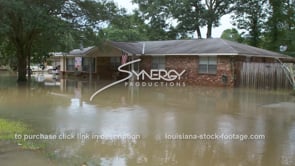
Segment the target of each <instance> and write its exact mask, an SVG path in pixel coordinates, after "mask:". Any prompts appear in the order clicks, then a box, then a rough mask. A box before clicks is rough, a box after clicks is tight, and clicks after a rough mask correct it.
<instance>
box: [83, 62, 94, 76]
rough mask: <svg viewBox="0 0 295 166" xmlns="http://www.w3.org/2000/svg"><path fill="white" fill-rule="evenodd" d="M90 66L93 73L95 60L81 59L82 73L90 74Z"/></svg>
mask: <svg viewBox="0 0 295 166" xmlns="http://www.w3.org/2000/svg"><path fill="white" fill-rule="evenodd" d="M91 62H92V63H91ZM90 63H91V64H90ZM90 66H91V73H93V72H95V58H83V59H82V71H84V72H90V71H89V69H90Z"/></svg>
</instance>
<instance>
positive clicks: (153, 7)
mask: <svg viewBox="0 0 295 166" xmlns="http://www.w3.org/2000/svg"><path fill="white" fill-rule="evenodd" d="M133 2H134V3H137V4H138V6H139V15H140V16H141V17H142V19H143V20H145V22H146V23H147V25H148V28H147V31H148V32H147V34H148V39H149V40H168V39H176V38H177V32H176V31H175V28H174V25H172V21H171V19H172V18H173V17H172V16H171V13H170V12H169V6H170V5H171V0H133ZM169 20H170V21H169Z"/></svg>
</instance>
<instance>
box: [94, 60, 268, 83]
mask: <svg viewBox="0 0 295 166" xmlns="http://www.w3.org/2000/svg"><path fill="white" fill-rule="evenodd" d="M140 58H141V61H140V64H139V69H140V70H145V71H146V72H149V71H150V70H151V68H152V56H145V55H144V56H141V57H140ZM245 61H250V62H253V63H255V62H274V60H273V59H270V58H257V57H252V58H249V59H248V58H246V57H241V56H234V57H233V56H226V55H225V56H217V70H216V73H215V74H203V73H199V72H198V68H199V56H184V55H182V56H165V66H166V70H172V69H174V70H176V71H178V72H179V73H180V72H182V71H183V70H186V71H185V73H184V74H183V75H182V77H181V80H180V81H181V82H185V85H202V86H219V87H237V86H239V85H240V70H241V67H242V64H243V62H245ZM126 69H127V68H126ZM97 74H98V76H99V78H100V79H113V80H115V79H117V80H118V79H121V78H123V77H126V76H127V75H123V74H124V73H121V74H120V73H119V72H118V71H117V68H115V67H114V66H112V64H111V62H110V58H109V57H100V58H98V59H97ZM225 77H226V80H224V78H225ZM146 81H147V80H146ZM177 81H178V80H177Z"/></svg>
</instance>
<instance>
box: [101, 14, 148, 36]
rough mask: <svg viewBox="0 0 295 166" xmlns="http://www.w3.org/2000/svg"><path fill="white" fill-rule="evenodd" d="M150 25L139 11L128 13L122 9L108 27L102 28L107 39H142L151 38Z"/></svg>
mask: <svg viewBox="0 0 295 166" xmlns="http://www.w3.org/2000/svg"><path fill="white" fill-rule="evenodd" d="M148 32H149V27H148V26H147V25H146V24H145V23H144V20H143V19H142V18H141V17H140V16H139V13H138V11H134V13H133V14H131V15H128V14H126V11H122V13H121V14H120V15H118V16H117V17H116V18H114V19H113V20H112V21H111V22H110V25H109V26H108V27H107V28H104V29H103V30H102V33H103V35H104V36H105V38H106V39H107V40H113V41H140V40H148V39H149V33H148Z"/></svg>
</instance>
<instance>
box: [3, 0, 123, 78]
mask: <svg viewBox="0 0 295 166" xmlns="http://www.w3.org/2000/svg"><path fill="white" fill-rule="evenodd" d="M116 13H117V8H116V6H115V5H114V3H112V2H107V1H94V0H85V1H80V0H73V1H46V0H40V1H35V0H10V1H7V0H0V35H1V36H2V35H3V36H5V39H7V42H8V43H9V45H11V46H12V47H13V48H14V50H15V54H14V55H9V57H11V58H12V59H13V57H12V56H14V57H16V59H17V66H18V81H26V67H27V62H28V63H30V60H31V59H32V60H33V61H35V62H37V61H44V59H46V57H47V53H48V52H49V51H50V50H51V51H56V50H63V51H64V50H67V49H70V48H71V47H72V46H73V45H74V44H73V40H74V41H77V39H78V41H80V40H79V38H81V36H82V35H84V33H88V29H89V28H90V29H92V32H93V31H95V30H96V31H97V30H98V29H99V27H100V26H101V25H102V24H105V23H107V21H108V20H110V19H113V18H114V16H115V15H116ZM65 39H66V40H65ZM79 43H80V42H79ZM1 50H8V49H6V47H5V49H3V48H1ZM2 52H3V51H2ZM4 54H7V52H6V51H4ZM1 56H2V55H1ZM5 56H6V55H5ZM6 57H8V56H6Z"/></svg>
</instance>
